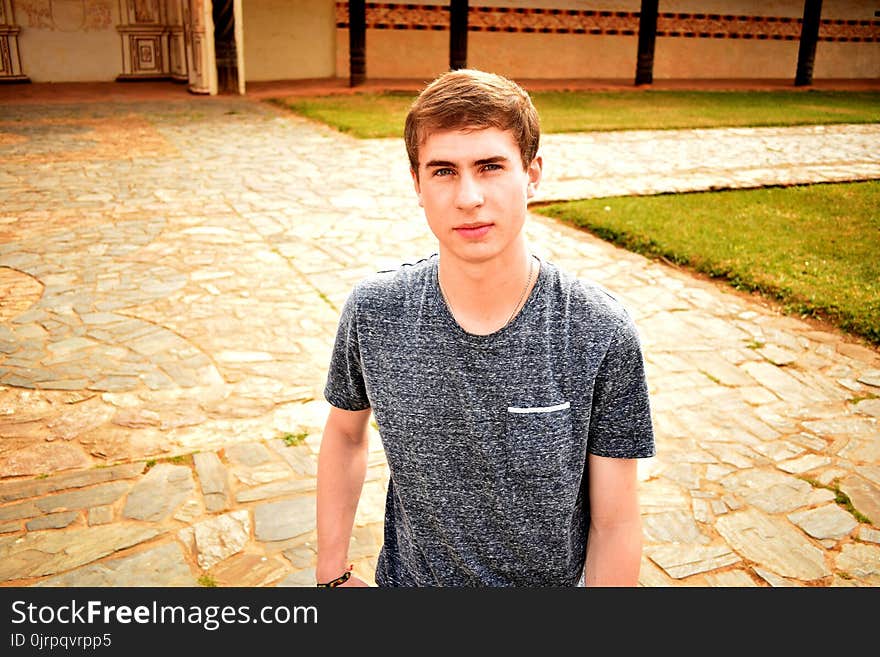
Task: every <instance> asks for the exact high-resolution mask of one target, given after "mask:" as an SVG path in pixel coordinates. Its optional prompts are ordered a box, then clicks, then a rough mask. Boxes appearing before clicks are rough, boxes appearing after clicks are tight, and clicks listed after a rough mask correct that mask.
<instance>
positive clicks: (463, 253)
mask: <svg viewBox="0 0 880 657" xmlns="http://www.w3.org/2000/svg"><path fill="white" fill-rule="evenodd" d="M539 132H540V131H539V121H538V115H537V112H536V110H535V108H534V106H533V105H532V102H531V100H530V98H529V96H528V94H527V93H526V92H525V91H524V90H523V89H522V88H521V87H519V86H518V85H517V84H515V83H514V82H512V81H511V80H508V79H506V78H504V77H501V76H498V75H494V74H490V73H485V72H481V71H476V70H458V71H451V72H448V73H445V74H443V75H441V76H440V77H438V78H437V79H436V80H434V81H433V82H432V83H430V84H429V85H428V86H427V87H426V88H425V89H424V90H423V91H422V93H421V94H420V95H419V97H418V99H417V100H416V101H415V103H414V104H413V106H412V108H411V110H410V112H409V115H408V116H407V119H406V128H405V138H406V147H407V153H408V155H409V160H410V166H411V173H412V179H413V184H414V186H415V191H416V194H417V195H418V198H419V205H421V206H422V208H424V212H425V216H426V218H427V221H428V225H429V227H430V229H431V231H432V233H433V234H434V235H435V236H436V238H437V241H438V243H439V254H434V255H432V256H431V257H428V258H425V259H423V260H420V261H418V262H416V263H413V264H405V265H402V266H401V267H399V268H398V269H396V270H393V271H387V272H379V273H378V274H375V275H373V276H370V277H367V278H366V279H365V280H363V281H361V282H360V283H358V284H357V285H356V286H355V287H354V289H353V291H352V292H351V294H350V296H349V298H348V300H347V301H346V304H345V307H344V308H343V311H342V314H341V318H340V322H339V328H338V333H337V336H336V343H335V346H334V351H333V356H332V359H331V363H330V371H329V374H328V377H327V384H326V387H325V391H324V393H325V397H326V399H327V401H328V402H329V403H330V404H331V410H330V413H329V416H328V418H327V422H326V426H325V429H324V434H323V439H322V443H321V450H320V454H319V458H318V492H317V529H318V561H317V567H316V577H317V580H318V585H319V586H357V585H360V586H365V585H366V584H365V582H364V581H363V580H362V579H360V578H359V577H357V576H356V575H354V574H353V573H351V572H350V570H349V569H348V568H347V567H346V564H347V550H348V545H349V541H350V537H351V531H352V526H353V523H354V517H355V513H356V510H357V504H358V499H359V496H360V492H361V489H362V485H363V481H364V477H365V473H366V463H367V448H368V439H367V435H366V427H367V422H368V420H369V416H370V414H371V413H372V414H373V415H374V417H375V420H376V423H377V425H378V428H379V434H380V436H381V439H382V444H383V448H384V450H385V455H386V457H387V461H388V466H389V471H390V478H389V482H388V494H387V500H386V511H385V524H384V544H383V546H382V550H381V552H380V555H379V558H378V563H377V568H376V573H375V581H376V583H377V584H378V585H379V586H574V585H576V584H578V583H579V581H580V582H583V583H585V584H586V585H587V586H635V585H636V584H637V583H638V573H639V563H640V558H641V552H642V531H641V517H640V511H639V504H638V494H637V476H636V475H637V469H636V464H637V459H639V458H644V457H650V456H653V455H654V438H653V430H652V424H651V416H650V410H649V402H648V394H647V385H646V381H645V375H644V364H643V359H642V354H641V347H640V342H639V338H638V334H637V331H636V327H635V325H634V323H633V321H632V319H631V318H630V316H629V315H628V314H627V311H626V310H625V309H624V308H623V306H622V305H621V304H620V303H619V302H618V301H617V300H616V299H615V298H614V297H613V296H611V295H610V294H609V293H608V292H606V291H604V290H603V289H601V288H600V287H598V286H596V285H594V284H591V283H588V282H585V281H581V280H578V279H577V278H575V277H573V276H571V275H569V274H567V273H566V272H564V271H562V270H560V269H559V268H557V267H556V266H555V265H553V264H552V263H551V262H547V261H542V260H540V259H538V258H537V257H536V256H535V255H533V254H531V253H530V251H529V247H528V245H527V243H526V240H525V237H524V234H523V228H524V224H525V220H526V216H527V203H528V199H529V198H531V197H532V196H533V195H534V194H535V191H536V190H537V187H538V184H539V182H540V180H541V170H542V157H541V156H540V155H538V145H539Z"/></svg>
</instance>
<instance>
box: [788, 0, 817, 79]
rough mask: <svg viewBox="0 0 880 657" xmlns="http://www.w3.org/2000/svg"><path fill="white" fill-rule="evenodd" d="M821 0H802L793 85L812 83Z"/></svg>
mask: <svg viewBox="0 0 880 657" xmlns="http://www.w3.org/2000/svg"><path fill="white" fill-rule="evenodd" d="M821 17H822V0H804V20H803V23H801V41H800V46H799V47H798V61H797V72H796V73H795V76H794V86H796V87H804V86H807V85H810V84H813V64H814V63H815V62H816V43H818V41H819V21H820V20H821Z"/></svg>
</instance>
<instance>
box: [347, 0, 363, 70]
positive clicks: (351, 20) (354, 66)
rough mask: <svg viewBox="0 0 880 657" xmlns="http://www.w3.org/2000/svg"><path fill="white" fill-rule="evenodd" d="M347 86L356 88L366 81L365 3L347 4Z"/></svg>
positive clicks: (350, 1)
mask: <svg viewBox="0 0 880 657" xmlns="http://www.w3.org/2000/svg"><path fill="white" fill-rule="evenodd" d="M348 71H349V75H348V85H349V86H350V87H356V86H357V85H359V84H363V83H364V80H366V79H367V3H366V2H365V0H349V2H348Z"/></svg>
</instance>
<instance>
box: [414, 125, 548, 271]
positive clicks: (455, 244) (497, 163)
mask: <svg viewBox="0 0 880 657" xmlns="http://www.w3.org/2000/svg"><path fill="white" fill-rule="evenodd" d="M540 179H541V158H540V157H536V158H535V159H534V160H533V161H532V162H531V163H530V164H529V166H528V168H527V169H526V170H523V165H522V159H521V157H520V152H519V147H518V146H517V144H516V141H515V140H514V137H513V133H512V132H511V131H509V130H499V129H498V128H481V129H473V130H471V129H458V130H445V131H440V132H434V133H432V134H431V135H429V136H428V138H427V139H426V140H425V143H424V144H423V145H422V146H421V147H420V148H419V171H418V176H416V174H415V172H413V183H414V184H415V188H416V193H417V194H418V196H419V205H421V206H422V207H423V208H424V209H425V217H426V218H427V219H428V226H429V227H430V229H431V232H433V233H434V235H435V236H436V237H437V239H438V240H439V242H440V249H441V254H442V253H444V252H447V253H449V254H450V255H452V256H453V257H456V258H460V259H462V260H464V261H467V262H472V263H478V262H485V261H488V260H491V259H493V258H495V257H497V256H499V255H501V256H503V255H504V254H506V253H508V252H509V251H508V250H509V249H510V248H512V247H515V245H516V243H517V242H518V239H519V237H520V234H521V232H522V228H523V224H524V223H525V218H526V203H527V201H528V199H529V198H531V197H532V196H533V195H534V194H535V191H536V190H537V187H538V182H539V181H540Z"/></svg>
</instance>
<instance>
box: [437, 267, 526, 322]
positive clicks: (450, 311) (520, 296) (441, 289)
mask: <svg viewBox="0 0 880 657" xmlns="http://www.w3.org/2000/svg"><path fill="white" fill-rule="evenodd" d="M534 268H535V256H533V255H529V277H528V278H527V279H526V286H525V287H524V288H523V291H522V294H520V295H519V301H517V302H516V305H515V306H514V307H513V312H512V313H510V317H508V318H507V321H506V322H504V326H502V327H501V328H502V329H503V328H505V327H506V326H507V325H508V324H510V322H512V321H513V318H514V317H515V316H516V312H517V311H518V310H519V307H520V304H522V302H523V299H525V296H526V292H528V291H529V288H530V287H531V285H532V271H533V270H534ZM437 286H438V287H439V288H440V294H441V295H442V296H443V301H445V302H446V308H447V309H448V310H449V314H450V315H452V316H453V317H455V313H454V312H452V304H451V303H449V297H447V296H446V292H445V291H444V290H443V286H442V285H440V273H439V272H438V273H437ZM498 330H499V331H500V330H501V329H498Z"/></svg>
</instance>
